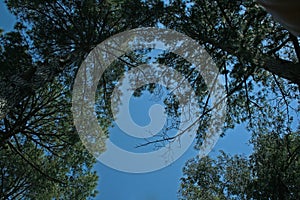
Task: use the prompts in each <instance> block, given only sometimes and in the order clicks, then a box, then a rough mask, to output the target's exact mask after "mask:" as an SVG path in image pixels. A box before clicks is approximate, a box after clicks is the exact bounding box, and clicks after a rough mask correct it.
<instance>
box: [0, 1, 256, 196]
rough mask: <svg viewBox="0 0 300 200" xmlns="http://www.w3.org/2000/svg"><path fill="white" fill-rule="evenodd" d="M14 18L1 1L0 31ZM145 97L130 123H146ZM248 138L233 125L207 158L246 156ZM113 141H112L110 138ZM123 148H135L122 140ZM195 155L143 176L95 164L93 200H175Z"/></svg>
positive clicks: (147, 101)
mask: <svg viewBox="0 0 300 200" xmlns="http://www.w3.org/2000/svg"><path fill="white" fill-rule="evenodd" d="M14 21H15V18H14V17H13V16H11V15H10V14H9V13H8V11H7V9H6V8H5V5H4V4H3V1H1V3H0V28H2V29H4V30H5V31H9V30H11V29H12V27H13V23H14ZM149 97H150V96H149V94H145V95H142V96H141V97H140V98H132V99H131V104H130V105H131V108H130V109H131V111H132V113H131V114H132V117H133V120H135V121H136V123H140V124H143V123H147V122H148V116H147V113H148V108H149V106H151V105H152V104H154V103H156V102H153V101H152V100H151V98H149ZM120 131H121V130H120V129H118V127H115V128H112V129H110V134H111V135H114V137H117V135H118V134H120ZM249 139H250V135H249V134H248V133H247V131H246V130H245V129H244V127H243V126H237V127H236V128H235V129H234V130H231V131H228V132H227V134H226V136H225V137H224V138H221V139H220V140H219V141H218V143H217V145H216V146H215V148H214V149H213V151H212V152H211V153H210V155H212V156H215V155H217V154H218V151H219V150H223V151H225V152H226V153H230V154H236V153H238V154H243V153H244V154H246V155H247V154H249V153H250V152H251V147H250V146H249V145H247V143H248V140H249ZM112 140H113V139H112ZM115 140H116V138H115ZM125 144H126V145H130V146H131V145H136V144H134V143H130V140H128V141H126V143H125ZM196 154H197V152H196V151H195V150H194V149H193V148H192V147H191V148H190V149H189V150H188V151H187V152H186V153H185V154H184V155H183V156H182V157H181V158H179V159H178V160H177V161H176V162H174V163H173V164H171V165H170V166H168V167H166V168H163V169H161V170H158V171H155V172H151V173H145V174H130V173H124V172H120V171H116V170H114V169H111V168H109V167H107V166H105V165H103V164H101V163H100V162H97V163H96V165H95V167H94V169H95V170H97V172H98V175H99V177H100V179H99V184H98V187H97V189H98V190H99V195H98V196H97V198H96V199H97V200H174V199H177V191H178V188H179V182H180V178H181V177H182V168H183V166H184V164H185V162H186V161H187V160H188V159H190V158H193V157H194V156H195V155H196Z"/></svg>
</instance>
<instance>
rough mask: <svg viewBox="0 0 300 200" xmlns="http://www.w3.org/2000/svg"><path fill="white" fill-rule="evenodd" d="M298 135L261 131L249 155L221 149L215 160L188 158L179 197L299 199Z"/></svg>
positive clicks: (199, 198) (299, 157)
mask: <svg viewBox="0 0 300 200" xmlns="http://www.w3.org/2000/svg"><path fill="white" fill-rule="evenodd" d="M299 142H300V137H299V133H293V134H289V135H286V136H284V137H281V136H279V135H278V134H277V133H270V134H263V135H261V136H259V137H257V138H256V139H254V140H253V141H252V143H253V144H254V152H253V153H252V154H251V155H250V156H249V157H245V156H239V155H235V156H230V155H227V154H225V153H224V152H221V153H220V155H219V156H218V157H217V159H212V158H210V157H205V158H202V159H197V158H195V159H193V160H190V161H189V162H188V163H187V165H186V166H185V168H184V170H183V172H184V177H183V178H182V179H181V188H180V191H179V192H180V199H197V200H201V199H271V200H273V199H299V197H300V192H299V183H300V180H299V174H300V165H299V164H300V156H299V155H300V146H299V144H300V143H299Z"/></svg>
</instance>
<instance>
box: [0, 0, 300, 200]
mask: <svg viewBox="0 0 300 200" xmlns="http://www.w3.org/2000/svg"><path fill="white" fill-rule="evenodd" d="M5 2H6V4H7V6H8V8H9V10H10V11H11V12H12V13H13V14H14V15H16V16H17V22H16V24H15V29H14V30H13V31H11V32H8V33H0V42H1V43H0V46H1V48H0V86H1V91H0V138H1V141H0V154H1V163H0V167H1V178H0V182H1V186H2V190H1V192H0V196H1V198H3V199H12V198H24V199H34V198H36V199H39V198H43V199H53V198H56V199H74V198H75V197H76V199H86V198H89V197H93V196H94V195H95V194H96V191H95V189H94V188H95V186H96V181H97V176H96V174H95V173H94V172H93V171H92V165H93V163H94V162H95V160H94V158H93V157H92V156H91V155H90V154H88V151H87V150H86V149H85V148H84V147H83V145H82V143H81V141H80V139H79V137H78V135H77V132H76V130H75V127H74V125H73V119H72V116H71V105H70V102H71V91H72V84H73V81H74V77H75V76H76V74H77V71H78V68H79V66H80V65H81V63H82V62H83V60H84V59H85V58H86V56H87V55H88V53H89V52H90V51H91V50H92V49H93V48H94V47H96V46H97V44H99V43H101V42H102V41H104V40H105V39H107V38H109V37H110V36H113V35H115V34H117V33H120V32H122V31H126V30H130V29H133V28H138V27H151V26H156V27H160V28H162V29H163V28H169V29H172V30H176V31H178V32H181V33H183V34H185V35H187V36H189V37H191V38H193V39H194V40H195V41H197V42H198V43H199V44H201V45H203V46H204V47H205V49H206V51H207V52H208V53H209V54H210V56H211V57H212V58H213V61H214V62H215V63H216V65H217V67H218V71H219V75H220V76H222V77H223V78H224V80H225V82H224V85H223V86H224V88H225V90H226V96H227V98H228V102H227V104H228V109H227V118H226V121H225V125H224V130H223V134H222V135H224V134H226V130H227V129H229V128H234V127H235V126H236V125H237V124H241V123H245V124H246V126H247V128H248V130H249V132H251V133H252V135H253V141H252V142H253V144H254V152H253V154H252V156H251V157H250V158H246V157H242V156H235V157H231V156H229V155H226V154H224V153H222V154H221V155H220V157H218V158H217V159H216V160H214V159H212V158H209V157H205V158H203V159H202V160H198V159H197V158H195V159H194V160H193V161H190V162H189V163H188V164H187V166H186V167H185V169H184V173H185V177H184V178H183V179H182V187H181V190H180V193H181V198H187V199H209V198H210V197H213V198H214V199H227V198H241V199H249V198H253V199H267V198H271V199H282V197H283V195H284V196H287V198H288V199H297V198H298V197H299V191H297V186H299V179H298V178H297V176H299V145H298V144H299V115H298V113H299V109H300V107H299V91H300V88H299V87H300V62H299V60H300V47H299V41H298V38H297V37H295V36H294V35H292V34H290V33H289V32H288V31H287V30H286V29H285V28H283V27H282V26H281V25H280V24H279V23H277V22H276V21H274V20H273V18H272V17H271V15H270V14H268V13H267V12H266V11H265V10H264V9H263V8H262V7H260V6H258V5H257V4H256V3H255V2H253V1H250V0H249V1H231V0H214V1H201V0H194V1H193V0H187V1H182V0H172V1H169V2H168V3H166V2H164V1H158V0H150V1H141V0H122V1H113V0H109V1H108V0H107V1H100V0H84V1H81V0H73V1H65V0H57V1H53V0H46V1H42V0H34V1H29V0H26V1H23V0H22V1H21V0H6V1H5ZM154 54H155V56H153V55H154ZM149 56H151V57H149ZM155 62H157V63H160V64H164V65H167V66H168V67H171V68H173V69H175V70H177V71H179V72H180V73H182V74H183V75H184V77H185V78H186V80H187V81H188V82H189V83H190V85H191V86H192V88H193V89H194V91H195V94H196V95H197V100H198V101H199V106H200V110H199V113H200V117H199V119H197V120H199V121H200V122H201V123H200V126H199V127H197V128H198V131H197V137H198V138H197V139H198V140H197V144H196V148H200V147H201V145H202V143H203V140H205V137H206V132H207V127H208V123H209V120H213V119H211V116H210V111H211V110H210V109H213V108H209V106H208V105H207V103H206V102H207V98H209V94H208V92H207V90H206V89H207V87H206V85H205V81H204V80H203V77H202V76H201V73H200V72H198V71H196V70H195V66H193V65H192V64H191V63H188V62H187V61H186V60H185V59H183V58H181V57H180V56H178V55H175V54H174V53H172V52H167V51H160V52H156V53H153V50H151V49H150V50H149V49H142V50H139V51H134V52H126V54H124V55H123V56H121V57H119V58H118V61H117V62H115V63H113V67H114V69H113V70H107V71H106V72H105V75H104V76H103V78H102V79H101V80H100V82H99V85H98V90H97V97H96V98H97V101H96V112H97V117H98V121H99V124H100V125H101V126H103V127H104V129H106V131H107V128H108V127H109V126H111V125H112V121H113V117H112V114H111V111H110V104H111V101H110V97H111V94H112V92H113V90H114V87H115V86H116V82H117V81H118V79H119V78H120V77H121V75H122V73H124V72H125V71H129V70H130V69H132V68H134V67H137V66H138V65H140V64H147V63H148V64H149V63H155ZM145 90H148V91H150V92H151V93H156V92H157V91H159V90H160V88H159V86H158V85H155V84H152V85H146V86H144V87H141V88H140V89H138V90H136V92H135V95H136V96H139V95H141V94H142V92H143V91H145ZM158 94H159V93H158ZM165 104H166V110H167V113H168V115H169V116H170V117H171V119H172V121H171V123H170V127H166V128H165V129H164V131H165V133H166V134H167V132H168V131H169V130H171V129H173V128H178V117H179V116H180V110H179V107H178V101H177V99H176V97H174V95H173V94H172V92H170V93H169V95H168V98H166V99H165ZM107 134H108V135H109V133H107ZM166 136H167V137H166ZM172 139H173V138H172V137H169V136H168V135H165V134H163V136H162V139H158V140H157V141H167V142H172V141H173V140H172ZM157 141H156V140H154V141H152V142H150V143H155V142H157ZM150 143H149V144H150ZM297 145H298V146H297ZM2 160H4V161H5V162H2ZM24 166H26V170H24ZM46 194H47V195H48V196H45V195H46Z"/></svg>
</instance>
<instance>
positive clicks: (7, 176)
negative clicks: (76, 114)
mask: <svg viewBox="0 0 300 200" xmlns="http://www.w3.org/2000/svg"><path fill="white" fill-rule="evenodd" d="M69 95H70V94H69V92H68V87H66V85H62V84H61V83H58V81H56V82H55V83H52V84H48V85H47V86H46V87H45V88H42V89H40V90H38V91H37V92H36V94H33V95H32V96H30V97H27V98H25V99H24V100H23V101H21V102H20V103H19V104H18V105H17V106H16V107H15V109H14V110H12V111H10V112H9V113H8V114H7V115H6V117H5V118H4V119H3V120H1V121H0V132H1V149H0V154H1V160H3V161H4V162H1V164H0V168H1V179H0V180H1V181H0V183H1V186H2V189H1V193H0V194H1V195H0V196H1V197H2V198H3V199H11V198H17V199H53V198H56V199H86V198H88V197H92V196H95V194H96V191H95V186H96V183H97V180H98V177H97V175H96V173H95V172H93V171H92V166H93V164H94V163H95V159H94V158H93V157H92V156H91V155H90V154H89V152H88V151H87V150H86V149H85V148H84V147H83V145H82V144H81V141H80V140H79V137H78V135H77V133H76V131H75V127H74V126H73V120H72V118H71V111H70V108H71V105H70V97H69Z"/></svg>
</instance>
